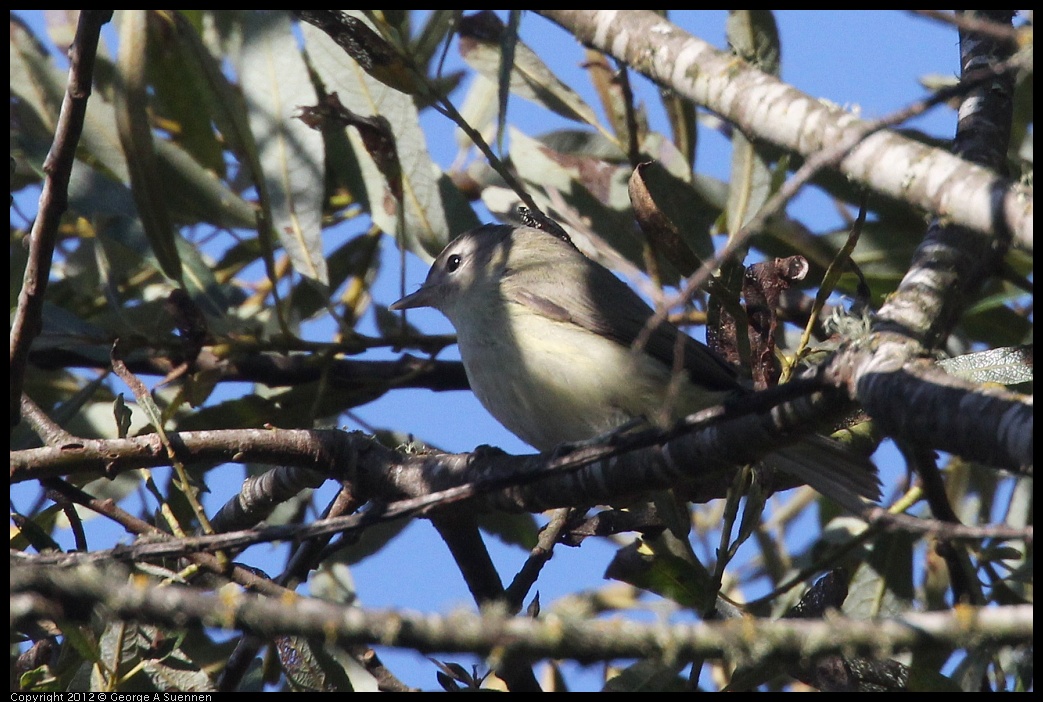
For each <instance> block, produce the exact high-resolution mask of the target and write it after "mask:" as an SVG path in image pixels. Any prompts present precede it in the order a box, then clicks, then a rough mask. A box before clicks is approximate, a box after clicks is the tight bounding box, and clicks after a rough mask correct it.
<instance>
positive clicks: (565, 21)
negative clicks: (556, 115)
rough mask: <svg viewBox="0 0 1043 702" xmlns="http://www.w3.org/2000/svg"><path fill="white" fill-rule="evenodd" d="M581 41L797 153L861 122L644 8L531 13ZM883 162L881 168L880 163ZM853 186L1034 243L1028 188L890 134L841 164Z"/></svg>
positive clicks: (837, 139)
mask: <svg viewBox="0 0 1043 702" xmlns="http://www.w3.org/2000/svg"><path fill="white" fill-rule="evenodd" d="M535 12H537V13H538V14H540V15H542V16H544V17H546V18H547V19H549V20H551V21H553V22H556V23H557V24H559V25H561V26H562V27H564V28H565V29H566V30H567V31H569V32H571V33H572V34H574V35H575V36H576V38H577V39H579V40H580V41H581V42H583V43H584V44H587V45H589V46H593V47H595V48H597V49H599V50H600V51H603V52H605V53H607V54H609V55H610V56H614V57H616V58H617V59H619V60H621V61H624V62H626V63H627V64H629V65H630V66H631V67H633V68H634V69H635V70H637V71H639V72H641V73H642V74H644V75H645V76H647V77H648V78H650V79H651V80H653V81H655V82H656V83H658V84H660V85H663V86H665V87H668V88H671V89H673V90H675V91H677V92H678V93H680V94H681V95H684V96H685V97H687V98H689V99H691V100H693V101H695V102H696V103H697V104H699V105H704V106H706V107H708V108H709V109H711V110H713V111H714V112H716V113H718V114H719V115H721V116H722V117H723V118H724V119H726V120H728V121H729V122H732V123H733V124H735V125H736V126H737V127H738V128H739V129H741V130H742V131H743V132H744V133H745V134H747V135H753V136H755V137H757V138H760V139H764V140H767V141H770V142H771V143H773V144H776V145H778V146H780V147H782V148H784V149H787V150H790V151H793V152H795V153H798V154H800V155H802V156H805V157H807V156H810V155H812V154H814V153H815V152H817V151H819V150H821V149H822V148H824V147H826V146H829V145H831V144H836V143H839V142H841V141H845V140H846V135H847V134H848V133H849V132H851V131H856V132H857V131H860V130H862V129H863V128H864V124H865V123H864V122H863V121H862V120H859V119H857V118H856V117H854V116H853V115H851V114H850V113H848V112H844V111H842V110H839V109H838V108H836V107H833V106H830V105H827V104H825V103H823V102H821V101H819V100H817V99H815V98H814V97H812V96H809V95H806V94H804V93H802V92H800V91H799V90H797V89H795V88H793V87H792V86H790V85H788V84H787V83H784V82H783V81H781V80H779V79H778V78H777V77H775V76H772V75H769V74H767V73H764V72H762V71H759V70H757V69H755V68H753V67H751V66H748V65H746V64H744V63H742V62H741V61H739V60H737V59H736V58H735V56H734V55H733V54H731V53H729V52H725V51H720V50H718V49H716V48H714V47H713V46H711V45H710V44H707V43H706V42H704V41H702V40H700V39H697V38H695V37H693V36H692V35H690V34H688V33H687V32H685V31H683V30H681V29H680V28H678V27H677V26H676V25H674V24H672V23H671V22H669V21H667V20H665V19H663V18H662V17H660V16H658V15H656V14H655V13H653V12H651V11H649V10H535ZM881 164H887V167H883V166H882V165H881ZM838 168H839V170H840V171H841V172H842V173H843V174H844V175H846V176H847V177H848V178H850V179H851V180H852V181H853V182H856V183H860V184H862V185H864V186H865V187H867V188H869V189H870V190H873V191H875V192H878V193H881V194H884V195H887V196H889V197H894V198H898V199H900V200H902V201H904V202H908V203H910V204H912V205H914V206H916V207H920V208H922V209H924V210H927V211H928V212H933V213H935V214H936V215H938V216H944V217H946V218H947V219H949V220H950V221H953V222H955V223H957V224H961V225H963V226H966V227H968V228H970V229H973V230H975V231H978V232H985V233H990V232H993V231H994V230H996V229H997V228H1001V229H1004V230H1005V231H1007V232H1009V233H1012V234H1013V235H1014V236H1016V237H1018V238H1021V239H1026V240H1029V241H1031V239H1032V209H1033V208H1032V196H1031V189H1029V191H1028V193H1025V192H1024V191H1023V190H1022V189H1021V188H1019V187H1017V185H1016V184H1014V183H1011V182H1010V181H1008V180H1005V179H1003V178H1000V177H998V176H997V174H996V173H995V172H994V171H992V170H990V169H987V168H982V167H980V166H976V165H974V164H972V163H969V162H967V161H965V160H963V159H961V158H959V157H957V156H954V155H952V154H949V153H946V152H945V151H942V150H941V149H936V148H932V147H929V146H926V145H924V144H920V143H918V142H915V141H913V140H912V139H909V138H907V137H904V136H902V135H900V134H897V133H895V132H891V131H880V132H877V133H876V134H873V135H872V136H871V137H870V138H868V139H866V140H864V141H862V142H861V143H860V144H859V145H858V146H857V147H856V148H854V149H852V150H851V152H850V153H849V154H848V155H847V156H846V157H845V158H844V159H843V160H842V161H841V162H840V163H839V164H838Z"/></svg>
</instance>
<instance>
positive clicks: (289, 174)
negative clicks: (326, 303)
mask: <svg viewBox="0 0 1043 702" xmlns="http://www.w3.org/2000/svg"><path fill="white" fill-rule="evenodd" d="M239 60H240V64H239V65H240V79H241V82H242V89H243V95H244V97H245V99H246V102H247V104H248V105H249V116H250V130H251V132H252V133H253V135H254V138H255V139H256V143H257V146H258V157H259V160H260V165H261V169H262V172H263V178H264V181H265V184H266V186H267V188H266V189H267V194H268V206H269V208H270V212H271V226H272V228H273V229H274V230H275V233H276V235H277V236H278V237H279V241H280V242H281V243H282V246H283V249H284V250H285V251H286V253H287V255H288V256H289V257H290V260H291V261H292V262H293V266H294V269H295V270H296V271H297V272H298V273H300V274H301V275H303V276H305V277H306V278H310V279H311V280H313V281H315V282H316V283H319V284H321V285H323V286H325V285H327V284H328V282H329V277H328V273H327V270H326V258H325V256H324V254H323V250H322V226H321V225H322V196H323V193H324V191H325V176H324V169H323V159H324V154H323V143H322V136H321V135H320V134H319V133H318V132H317V131H315V130H313V129H311V128H310V127H308V126H307V125H305V124H304V123H303V122H302V121H301V120H299V119H296V118H295V116H294V113H295V111H297V109H298V108H300V107H302V106H308V105H315V104H316V102H317V97H316V94H315V89H314V88H313V87H312V84H311V80H310V78H309V76H308V70H307V67H306V66H305V63H304V59H303V57H302V56H301V51H300V46H299V45H298V43H297V40H296V38H295V37H294V34H293V30H292V25H291V24H290V20H289V17H288V16H287V15H286V14H285V13H283V12H275V11H272V12H268V11H257V12H252V13H250V14H249V15H247V18H246V21H245V28H244V36H243V50H242V54H241V55H240V57H239Z"/></svg>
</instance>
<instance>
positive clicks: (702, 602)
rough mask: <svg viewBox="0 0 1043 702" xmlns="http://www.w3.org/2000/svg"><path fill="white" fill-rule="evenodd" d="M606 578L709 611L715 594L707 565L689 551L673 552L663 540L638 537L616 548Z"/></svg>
mask: <svg viewBox="0 0 1043 702" xmlns="http://www.w3.org/2000/svg"><path fill="white" fill-rule="evenodd" d="M605 577H606V578H612V579H613V580H620V581H622V582H625V583H629V584H630V585H633V586H634V587H639V588H641V589H642V590H648V591H649V592H654V593H656V594H657V595H660V596H661V597H665V598H666V599H668V600H671V601H673V602H676V603H678V604H679V605H681V606H683V607H687V608H689V609H693V610H695V611H697V612H706V611H709V609H710V607H711V606H712V605H713V602H714V600H715V598H716V597H717V588H716V586H715V584H714V582H713V578H712V577H711V576H710V573H709V572H708V571H707V570H706V568H705V567H703V565H702V564H701V563H699V562H698V561H697V560H694V559H693V558H692V557H691V554H690V553H689V554H685V555H681V554H675V553H672V552H671V549H670V548H669V547H668V546H667V545H666V544H665V542H664V541H663V540H662V539H653V540H643V539H639V540H637V541H634V542H633V543H632V544H630V545H629V546H624V547H623V548H621V549H619V550H618V551H617V552H616V555H615V556H614V557H613V558H612V562H611V563H610V564H609V566H608V568H607V569H606V571H605Z"/></svg>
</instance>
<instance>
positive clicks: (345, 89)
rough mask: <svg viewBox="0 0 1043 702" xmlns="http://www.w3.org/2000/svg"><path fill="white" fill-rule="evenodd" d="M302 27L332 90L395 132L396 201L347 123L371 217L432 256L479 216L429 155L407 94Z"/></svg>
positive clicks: (419, 251) (393, 189)
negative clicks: (398, 172)
mask: <svg viewBox="0 0 1043 702" xmlns="http://www.w3.org/2000/svg"><path fill="white" fill-rule="evenodd" d="M301 32H302V34H303V35H304V42H305V46H306V48H307V51H308V56H309V58H310V59H311V64H312V66H313V68H314V69H315V73H316V74H317V75H318V76H319V78H320V79H321V80H322V82H323V84H324V86H325V87H326V89H327V90H328V91H329V92H336V93H337V96H338V97H339V98H340V101H341V103H342V104H343V105H344V106H345V107H346V108H347V109H349V110H351V111H352V112H353V113H355V114H358V115H362V116H364V117H368V116H373V115H382V116H383V117H384V118H385V119H386V121H387V126H388V128H389V130H390V133H391V134H392V135H393V137H394V149H395V155H396V156H397V159H398V163H399V166H400V169H401V181H402V182H401V192H402V201H401V202H399V201H398V200H397V197H396V195H395V193H396V191H397V188H396V187H394V185H395V184H393V183H389V182H388V181H387V178H386V177H385V175H384V173H382V172H381V169H380V168H379V167H378V165H377V163H376V162H375V160H374V158H373V157H372V156H371V155H370V154H369V152H368V151H367V149H366V145H365V144H364V143H363V141H362V138H361V136H360V135H359V133H358V131H357V130H356V129H355V128H353V127H352V128H349V139H350V140H351V144H352V147H353V149H354V151H355V154H356V156H357V157H358V159H359V165H360V168H361V171H362V176H363V179H364V181H365V187H366V193H367V199H368V202H369V203H370V207H371V210H370V215H371V216H372V218H373V221H374V223H375V224H376V225H377V226H378V227H380V229H382V230H383V231H384V232H386V233H388V234H391V235H393V236H395V237H396V238H397V239H399V240H401V241H402V242H403V244H404V246H405V248H406V249H407V250H409V251H412V252H413V253H415V254H417V255H418V256H419V257H420V258H421V259H423V260H425V261H426V262H430V261H432V260H434V257H435V256H436V255H437V254H438V253H439V252H441V250H442V249H443V248H445V245H446V244H447V243H448V242H449V240H450V239H451V238H452V236H453V235H454V234H456V233H458V232H460V231H463V230H465V229H470V228H472V227H474V226H477V225H478V218H477V217H475V215H474V212H473V211H472V210H471V209H470V207H469V206H468V204H467V203H466V201H465V200H464V199H463V196H462V195H461V194H460V192H459V191H458V190H457V189H456V188H455V187H453V186H452V185H451V184H450V183H448V180H447V179H446V178H445V176H444V175H443V174H442V173H441V171H440V170H439V168H438V167H437V166H436V165H435V163H434V162H433V161H432V160H431V156H430V155H429V153H428V151H427V144H426V138H425V136H424V133H423V131H422V130H421V129H420V118H419V114H418V113H417V109H416V106H415V105H414V103H413V100H412V98H410V97H409V96H408V95H405V94H403V93H401V92H399V91H398V90H394V89H392V88H389V87H388V86H387V85H385V84H383V83H381V82H380V81H378V80H376V79H374V78H372V77H371V76H370V75H369V74H368V73H366V71H365V70H363V69H362V68H361V67H360V66H359V65H358V64H357V63H356V62H355V61H354V60H353V59H351V57H349V56H348V55H347V54H346V53H345V52H344V51H343V50H342V49H341V48H340V47H339V46H337V45H336V44H335V43H334V42H333V40H332V39H330V38H329V37H328V36H327V35H326V34H325V33H324V32H322V31H320V30H318V29H316V28H314V27H312V26H311V25H309V24H304V25H302V26H301ZM400 212H401V213H402V217H399V213H400ZM403 220H404V221H403Z"/></svg>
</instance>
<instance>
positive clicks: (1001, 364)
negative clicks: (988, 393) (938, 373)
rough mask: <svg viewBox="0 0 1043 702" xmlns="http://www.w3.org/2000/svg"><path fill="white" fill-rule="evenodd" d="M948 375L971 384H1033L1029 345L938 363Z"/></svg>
mask: <svg viewBox="0 0 1043 702" xmlns="http://www.w3.org/2000/svg"><path fill="white" fill-rule="evenodd" d="M938 365H940V366H941V367H942V368H944V369H945V370H946V371H948V372H949V373H952V374H953V375H957V376H959V377H961V378H963V379H964V380H969V381H971V382H972V383H998V384H1000V385H1008V386H1009V385H1018V384H1021V383H1031V382H1032V345H1031V344H1029V345H1026V346H1013V347H1009V346H1008V347H1004V348H999V349H989V350H988V351H979V352H977V353H968V354H964V355H962V356H956V357H955V358H946V359H943V360H941V361H939V362H938Z"/></svg>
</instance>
